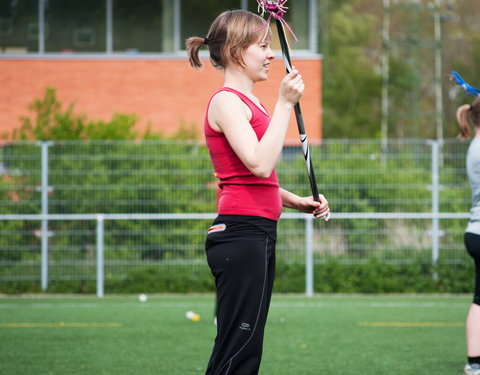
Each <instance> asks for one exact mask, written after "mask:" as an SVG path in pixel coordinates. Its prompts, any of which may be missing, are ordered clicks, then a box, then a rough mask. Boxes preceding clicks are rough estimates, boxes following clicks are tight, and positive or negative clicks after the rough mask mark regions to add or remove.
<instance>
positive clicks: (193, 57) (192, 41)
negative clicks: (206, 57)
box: [185, 36, 205, 70]
mask: <svg viewBox="0 0 480 375" xmlns="http://www.w3.org/2000/svg"><path fill="white" fill-rule="evenodd" d="M204 44H205V39H204V38H199V37H197V36H192V37H190V38H188V39H187V40H186V42H185V45H186V48H187V55H188V61H190V65H191V66H192V67H193V68H194V69H196V70H201V69H202V67H203V64H202V61H201V60H200V58H199V57H198V51H199V50H200V47H201V46H202V45H204Z"/></svg>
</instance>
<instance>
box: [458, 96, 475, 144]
mask: <svg viewBox="0 0 480 375" xmlns="http://www.w3.org/2000/svg"><path fill="white" fill-rule="evenodd" d="M471 108H472V106H471V105H470V104H464V105H462V106H460V107H458V109H457V122H458V127H459V128H460V134H459V135H458V137H459V138H461V139H467V138H470V137H471V135H472V127H471V125H470V121H469V119H468V112H469V111H470V109H471Z"/></svg>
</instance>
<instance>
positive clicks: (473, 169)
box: [457, 96, 480, 375]
mask: <svg viewBox="0 0 480 375" xmlns="http://www.w3.org/2000/svg"><path fill="white" fill-rule="evenodd" d="M457 121H458V125H459V127H460V137H461V138H465V139H467V138H471V137H472V136H473V139H472V141H471V143H470V146H469V148H468V152H467V161H466V166H467V175H468V182H469V184H470V188H471V189H472V207H471V209H470V219H469V221H468V225H467V228H466V230H465V235H464V241H465V247H466V249H467V251H468V253H469V254H470V255H471V256H472V258H473V260H474V262H475V293H474V296H473V302H472V305H471V306H470V310H469V311H468V315H467V322H466V336H467V364H466V365H465V369H464V374H465V375H480V96H477V97H476V99H475V100H474V102H473V103H472V104H471V105H470V104H465V105H462V106H460V107H459V108H458V109H457ZM472 128H473V134H472Z"/></svg>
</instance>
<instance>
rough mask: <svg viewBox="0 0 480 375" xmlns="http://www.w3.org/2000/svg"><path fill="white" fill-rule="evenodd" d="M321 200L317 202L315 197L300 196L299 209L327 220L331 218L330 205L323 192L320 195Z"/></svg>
mask: <svg viewBox="0 0 480 375" xmlns="http://www.w3.org/2000/svg"><path fill="white" fill-rule="evenodd" d="M319 198H320V202H317V201H316V200H314V199H313V197H311V196H310V197H302V198H300V201H299V202H298V203H299V207H298V210H299V211H301V212H305V213H308V214H310V213H311V214H313V216H315V217H316V218H317V219H320V218H324V220H325V221H328V220H330V207H328V201H327V200H326V199H325V197H324V196H323V194H320V195H319Z"/></svg>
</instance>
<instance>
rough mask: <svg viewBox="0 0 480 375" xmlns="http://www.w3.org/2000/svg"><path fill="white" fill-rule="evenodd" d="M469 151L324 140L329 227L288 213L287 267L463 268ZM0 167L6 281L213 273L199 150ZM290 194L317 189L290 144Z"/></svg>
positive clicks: (12, 157)
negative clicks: (160, 271)
mask: <svg viewBox="0 0 480 375" xmlns="http://www.w3.org/2000/svg"><path fill="white" fill-rule="evenodd" d="M467 147H468V143H467V142H463V141H459V140H447V141H444V142H437V141H431V140H402V141H395V142H393V141H391V142H389V144H388V145H387V147H386V148H384V147H382V145H381V144H380V141H377V140H369V141H353V140H349V141H347V140H338V141H325V142H324V143H323V144H322V145H320V146H315V147H313V148H312V154H313V162H314V166H315V168H316V172H317V175H318V178H317V179H318V184H319V189H320V191H321V192H322V193H324V194H325V195H326V197H327V198H328V200H329V202H330V206H331V208H332V210H333V215H332V220H331V221H330V222H329V223H324V222H322V221H314V220H313V219H312V217H311V216H309V215H303V214H298V213H294V212H292V211H288V210H287V212H285V213H284V215H283V218H282V220H281V221H280V224H279V238H278V246H277V249H278V258H279V259H280V260H281V261H284V262H289V263H303V262H305V267H306V268H305V269H306V271H305V275H306V277H305V280H306V283H305V290H306V293H307V294H311V293H313V278H314V275H313V264H319V263H324V262H327V261H328V260H330V259H335V261H338V262H343V263H346V264H357V263H361V262H367V261H368V260H369V259H372V258H375V259H376V260H378V261H381V262H386V263H415V262H425V261H428V262H432V263H434V264H435V263H437V262H442V263H448V264H452V266H455V264H462V263H463V262H465V260H466V255H465V251H464V249H463V230H464V228H465V225H466V219H467V218H468V209H469V204H470V197H471V193H470V190H469V188H468V185H467V179H466V174H465V168H464V159H465V153H466V148H467ZM1 150H2V157H1V160H0V161H1V164H0V167H1V169H2V178H1V180H0V202H1V205H0V290H1V287H2V283H4V282H12V281H25V280H27V281H28V280H33V281H40V282H41V286H42V289H46V288H47V286H48V283H49V282H51V281H52V280H97V294H98V295H103V293H104V281H105V280H110V279H121V278H125V277H127V276H128V275H129V274H130V273H131V272H134V271H138V270H140V269H144V268H145V267H152V266H153V267H165V268H175V267H178V266H180V265H182V266H187V267H189V268H190V269H198V268H201V269H206V262H205V257H204V253H203V249H204V248H203V243H204V238H205V230H206V228H208V226H209V225H210V222H211V220H212V218H213V217H214V216H215V215H214V214H213V212H214V211H215V198H216V187H215V179H214V178H213V176H212V171H211V166H210V161H209V158H208V153H207V151H206V149H205V147H204V145H202V144H201V143H200V142H198V143H197V142H173V141H148V142H147V141H144V142H113V141H111V142H40V143H21V142H17V143H8V144H4V145H3V147H2V149H1ZM278 174H279V179H280V182H281V184H282V186H283V187H284V188H286V189H288V190H291V191H294V192H296V193H298V194H308V193H309V186H308V180H307V178H306V173H305V166H304V162H303V157H302V156H301V152H300V151H299V150H298V149H297V148H296V147H287V148H285V151H284V154H283V158H282V161H281V163H280V165H279V167H278Z"/></svg>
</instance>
